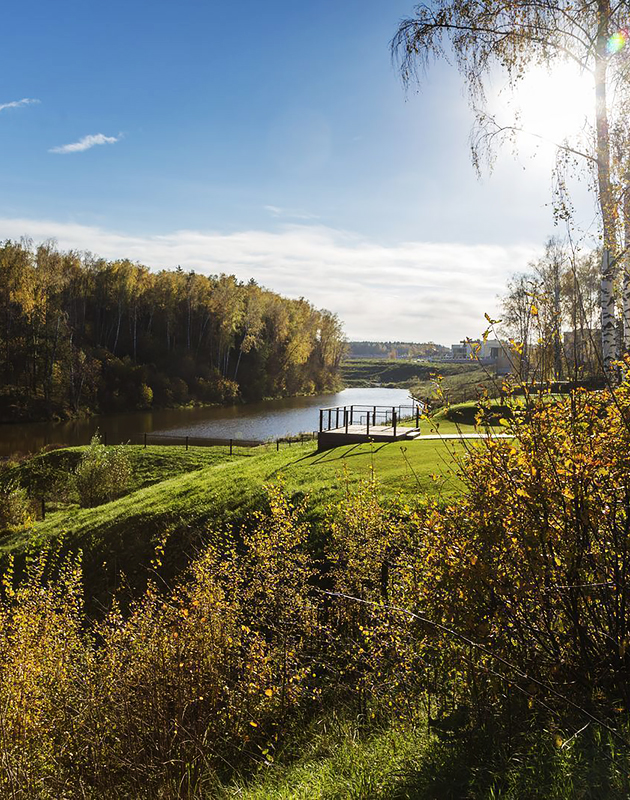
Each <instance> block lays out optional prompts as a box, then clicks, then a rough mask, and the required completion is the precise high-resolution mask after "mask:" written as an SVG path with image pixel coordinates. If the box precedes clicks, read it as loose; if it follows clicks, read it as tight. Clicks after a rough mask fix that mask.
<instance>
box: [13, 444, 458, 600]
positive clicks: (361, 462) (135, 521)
mask: <svg viewBox="0 0 630 800" xmlns="http://www.w3.org/2000/svg"><path fill="white" fill-rule="evenodd" d="M125 447H126V449H127V451H128V452H129V455H130V459H131V461H132V465H133V470H132V471H133V477H132V481H131V485H130V486H129V491H128V493H127V494H125V496H123V497H119V498H118V499H116V500H113V501H111V502H109V503H105V504H103V505H101V506H97V507H96V508H79V507H78V506H77V505H76V504H74V505H72V504H66V505H65V506H64V505H62V504H60V505H59V507H58V508H57V509H56V510H52V511H49V512H48V513H47V514H46V518H45V519H44V520H38V521H36V522H35V523H34V524H32V526H31V527H29V528H27V529H23V530H19V531H14V532H8V533H5V534H4V535H3V536H2V535H0V557H1V558H4V557H6V556H7V555H8V554H9V553H13V554H15V555H16V556H18V557H21V556H22V555H23V554H24V553H25V552H26V551H27V550H28V549H29V548H32V547H35V548H39V547H41V546H43V545H44V544H46V543H47V542H52V541H54V540H63V543H64V548H67V549H70V550H73V551H74V550H78V549H81V550H82V551H83V553H84V563H85V567H86V574H87V575H88V577H89V579H90V580H94V581H95V582H96V583H99V584H100V583H101V581H102V576H103V575H109V576H110V580H111V581H116V580H118V576H119V574H120V572H124V573H125V575H126V576H127V578H128V579H129V581H130V584H131V585H142V582H143V577H142V576H145V577H146V574H147V568H148V565H149V564H150V562H151V559H152V557H153V553H154V550H155V546H156V544H157V543H158V542H159V541H160V540H161V539H162V538H163V537H164V536H165V535H167V534H168V535H169V544H168V547H167V553H166V555H165V559H164V563H165V570H166V572H167V573H168V574H170V575H175V574H177V572H179V570H181V568H182V567H183V566H184V565H185V564H186V563H187V562H188V560H189V559H190V557H191V556H192V555H194V553H195V552H196V551H197V550H198V549H199V547H200V546H202V545H203V541H204V539H205V537H206V536H207V535H208V532H209V531H211V530H217V529H224V528H226V527H230V528H237V529H238V528H239V527H240V526H241V525H242V524H244V523H245V521H246V519H247V517H248V516H249V514H251V512H252V511H255V510H257V509H259V508H262V507H264V505H265V486H266V485H267V484H270V483H272V482H274V481H281V482H282V483H283V484H284V486H285V487H286V491H287V492H288V493H289V494H290V495H291V496H292V497H293V498H294V499H295V500H300V499H303V498H308V499H307V509H308V510H307V514H308V518H309V519H310V520H311V522H312V523H313V524H314V525H315V526H317V525H318V523H319V522H320V521H321V520H322V519H323V518H324V516H325V513H326V508H327V507H328V506H329V505H330V504H331V503H334V502H335V501H337V500H338V499H339V498H340V497H341V496H342V494H343V493H344V492H346V491H349V490H351V489H352V488H354V487H356V486H357V485H358V484H359V483H360V482H361V481H364V480H367V479H368V478H369V477H370V476H371V475H372V473H374V475H375V476H376V479H377V482H378V485H379V491H380V493H381V494H382V496H383V497H384V498H388V499H390V500H392V501H401V502H404V503H410V504H413V503H414V502H416V501H417V500H418V499H422V498H424V497H427V496H435V495H437V494H439V495H441V496H449V495H452V494H453V493H456V492H458V491H459V489H460V482H459V479H458V477H457V475H456V469H457V468H456V465H455V464H454V456H458V455H462V454H463V453H464V452H465V447H466V445H465V444H461V443H459V442H452V441H445V442H442V441H428V442H409V443H400V442H399V443H386V444H380V443H377V444H365V445H347V446H344V447H338V448H335V449H333V450H328V451H325V452H323V453H317V452H316V449H315V444H314V443H313V442H307V443H303V444H294V445H292V446H286V445H285V446H284V447H281V449H280V451H276V449H275V446H264V447H260V448H253V449H245V448H243V449H239V450H235V451H234V454H233V455H232V456H230V455H229V453H228V451H227V449H226V448H190V449H189V450H188V451H185V450H184V449H183V448H176V447H159V446H156V447H153V446H150V447H149V448H147V449H146V450H145V449H144V448H143V447H142V446H140V445H127V446H125ZM82 451H83V448H71V449H67V450H58V451H53V452H52V453H47V454H44V455H42V456H37V457H36V458H34V459H31V460H30V461H29V462H27V463H25V464H22V465H20V466H17V467H14V468H13V469H11V470H8V471H6V472H5V475H7V474H8V475H11V474H12V473H14V474H15V475H16V476H21V477H24V476H26V475H27V473H28V471H29V470H31V471H32V470H34V469H40V470H41V469H42V468H44V467H45V466H46V465H47V464H49V465H55V467H56V469H58V470H61V469H63V468H66V469H71V468H72V465H73V464H76V463H77V462H78V459H79V458H80V455H81V452H82ZM108 585H109V584H108ZM110 588H111V587H110ZM99 592H105V587H100V588H99Z"/></svg>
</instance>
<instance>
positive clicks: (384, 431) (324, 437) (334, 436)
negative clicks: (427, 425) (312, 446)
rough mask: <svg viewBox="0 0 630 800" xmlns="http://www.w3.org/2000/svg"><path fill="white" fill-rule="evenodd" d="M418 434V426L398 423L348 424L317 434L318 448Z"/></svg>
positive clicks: (401, 437)
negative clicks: (412, 426) (394, 424)
mask: <svg viewBox="0 0 630 800" xmlns="http://www.w3.org/2000/svg"><path fill="white" fill-rule="evenodd" d="M419 434H420V429H419V428H405V427H402V426H400V425H397V426H396V427H394V426H392V425H370V426H369V427H368V426H367V425H348V426H343V427H340V428H331V429H330V430H327V431H320V432H319V433H318V435H317V445H318V449H319V450H329V449H330V448H331V447H339V446H340V445H342V444H355V443H356V442H399V441H403V440H405V439H415V438H416V436H418V435H419Z"/></svg>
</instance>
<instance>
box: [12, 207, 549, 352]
mask: <svg viewBox="0 0 630 800" xmlns="http://www.w3.org/2000/svg"><path fill="white" fill-rule="evenodd" d="M24 235H26V236H29V237H32V238H33V239H34V240H35V241H41V240H44V239H47V238H54V239H56V240H57V241H58V243H59V246H60V247H61V248H63V249H76V250H89V251H91V252H93V253H97V254H99V255H101V256H103V257H105V258H123V257H126V258H130V259H132V260H134V261H139V262H142V263H143V264H146V265H148V266H150V267H151V268H153V269H161V268H173V267H175V266H176V265H178V264H181V266H182V268H183V269H185V270H195V271H196V272H201V273H207V274H216V273H220V272H226V273H234V274H235V275H237V276H238V278H240V279H241V280H243V281H246V280H249V278H254V279H255V280H256V281H258V283H260V284H261V285H263V286H267V287H269V288H270V289H274V290H275V291H278V292H281V293H282V294H286V295H288V296H291V297H301V296H303V297H306V298H307V299H308V300H310V301H311V302H312V303H313V304H315V305H316V306H318V307H320V308H328V309H330V310H331V311H335V312H336V313H338V314H339V316H340V318H341V319H342V321H343V322H344V326H345V330H346V333H347V335H348V336H349V337H350V338H353V339H380V340H384V339H398V340H406V341H426V340H429V339H433V340H434V341H437V342H442V343H444V344H450V343H451V342H456V341H458V340H459V339H461V338H463V337H464V336H475V335H479V333H481V331H482V330H483V329H484V328H485V326H486V323H485V320H484V316H483V315H484V312H487V313H488V314H490V315H491V316H496V315H497V299H496V297H497V294H500V293H502V292H503V291H504V289H505V282H506V279H507V278H508V277H509V276H510V275H511V274H512V273H514V272H517V271H519V270H524V269H525V268H526V266H527V263H528V261H530V260H531V259H532V258H534V257H536V256H537V255H539V252H540V249H539V248H538V247H535V246H530V245H527V244H523V245H513V246H510V247H502V246H499V245H465V244H455V243H447V242H400V243H397V244H392V245H383V244H380V243H378V242H376V241H374V240H371V239H368V238H366V237H363V236H359V235H357V234H353V233H349V232H346V231H340V230H336V229H333V228H328V227H325V226H323V225H290V226H286V227H284V228H283V229H281V230H280V231H277V232H269V231H260V230H249V231H240V232H237V233H221V232H201V231H192V230H179V231H174V232H172V233H168V234H164V235H152V236H134V235H130V234H123V233H116V232H113V231H108V230H105V229H103V228H98V227H93V226H87V225H79V224H73V223H58V222H52V221H42V220H29V219H0V240H1V239H5V238H12V239H19V238H20V237H21V236H24Z"/></svg>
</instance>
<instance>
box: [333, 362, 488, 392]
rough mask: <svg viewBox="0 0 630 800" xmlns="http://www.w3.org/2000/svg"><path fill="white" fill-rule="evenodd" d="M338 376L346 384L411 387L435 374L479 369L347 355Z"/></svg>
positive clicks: (468, 366) (463, 372)
mask: <svg viewBox="0 0 630 800" xmlns="http://www.w3.org/2000/svg"><path fill="white" fill-rule="evenodd" d="M340 370H341V379H342V381H343V382H344V384H345V385H346V386H384V387H395V386H400V387H403V388H412V387H414V386H415V385H417V384H419V383H423V384H424V383H426V382H429V381H431V380H432V378H433V377H434V376H435V375H438V374H439V375H443V376H447V377H450V376H454V375H465V374H468V373H471V372H476V371H477V370H478V366H477V364H474V363H470V364H449V363H446V362H439V363H438V362H431V361H412V360H395V359H393V360H389V359H382V358H380V359H379V358H371V359H370V358H354V359H353V358H348V359H346V360H344V361H342V363H341V366H340Z"/></svg>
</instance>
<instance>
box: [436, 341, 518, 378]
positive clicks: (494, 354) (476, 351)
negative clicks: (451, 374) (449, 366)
mask: <svg viewBox="0 0 630 800" xmlns="http://www.w3.org/2000/svg"><path fill="white" fill-rule="evenodd" d="M514 356H515V354H514V352H513V350H512V348H511V346H510V345H509V344H508V343H507V342H501V341H500V340H499V339H486V340H485V341H483V340H482V339H463V340H462V341H461V342H459V343H458V344H452V345H451V353H450V358H451V360H452V361H470V360H471V359H473V360H475V361H479V362H480V363H481V364H483V365H484V366H491V367H495V368H496V372H497V375H507V374H508V373H510V372H513V371H514Z"/></svg>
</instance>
